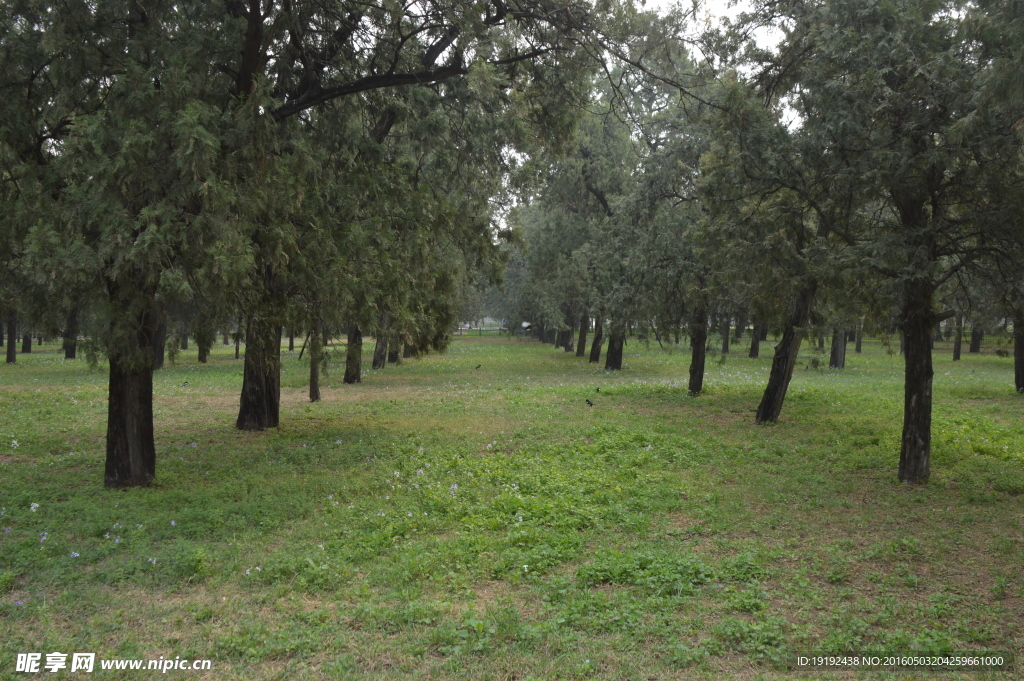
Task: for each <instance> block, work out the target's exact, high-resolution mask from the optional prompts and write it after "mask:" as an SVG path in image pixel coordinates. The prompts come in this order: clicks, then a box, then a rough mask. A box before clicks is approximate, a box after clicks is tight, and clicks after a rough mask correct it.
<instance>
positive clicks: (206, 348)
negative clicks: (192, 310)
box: [196, 328, 216, 364]
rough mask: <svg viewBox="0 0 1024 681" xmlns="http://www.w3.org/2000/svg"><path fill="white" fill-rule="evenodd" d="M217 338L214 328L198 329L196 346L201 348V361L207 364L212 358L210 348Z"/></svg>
mask: <svg viewBox="0 0 1024 681" xmlns="http://www.w3.org/2000/svg"><path fill="white" fill-rule="evenodd" d="M215 339H216V335H215V334H214V332H213V330H212V329H203V328H200V329H196V348H198V350H199V363H200V364H206V363H207V361H209V359H210V350H211V349H212V348H213V341H214V340H215Z"/></svg>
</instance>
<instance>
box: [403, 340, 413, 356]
mask: <svg viewBox="0 0 1024 681" xmlns="http://www.w3.org/2000/svg"><path fill="white" fill-rule="evenodd" d="M411 357H413V351H412V345H411V344H409V343H403V344H402V359H409V358H411Z"/></svg>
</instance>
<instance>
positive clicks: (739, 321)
mask: <svg viewBox="0 0 1024 681" xmlns="http://www.w3.org/2000/svg"><path fill="white" fill-rule="evenodd" d="M746 327H747V318H746V317H745V316H744V315H742V314H741V315H740V316H738V317H736V331H735V334H736V335H735V336H733V339H734V340H740V339H741V338H743V331H744V329H746Z"/></svg>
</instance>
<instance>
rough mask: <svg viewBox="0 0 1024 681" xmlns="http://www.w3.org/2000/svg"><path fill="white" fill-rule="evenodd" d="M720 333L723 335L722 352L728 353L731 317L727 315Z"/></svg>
mask: <svg viewBox="0 0 1024 681" xmlns="http://www.w3.org/2000/svg"><path fill="white" fill-rule="evenodd" d="M719 333H720V334H721V336H722V354H723V355H728V354H729V318H728V317H726V318H725V320H723V321H722V326H721V328H720V329H719Z"/></svg>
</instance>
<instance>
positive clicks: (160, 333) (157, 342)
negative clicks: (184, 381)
mask: <svg viewBox="0 0 1024 681" xmlns="http://www.w3.org/2000/svg"><path fill="white" fill-rule="evenodd" d="M156 318H157V321H156V324H155V325H154V328H153V370H154V371H155V370H157V369H163V368H164V352H165V350H166V345H167V313H166V312H164V311H160V312H157V313H156Z"/></svg>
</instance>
